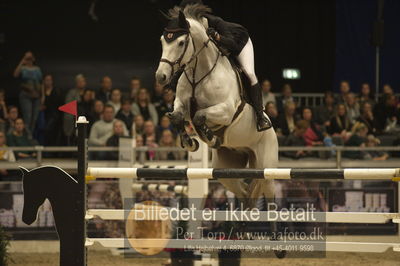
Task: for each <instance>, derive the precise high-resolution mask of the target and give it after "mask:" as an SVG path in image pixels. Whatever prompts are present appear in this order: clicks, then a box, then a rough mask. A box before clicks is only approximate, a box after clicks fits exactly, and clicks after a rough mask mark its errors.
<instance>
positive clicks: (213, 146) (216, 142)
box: [211, 137, 221, 149]
mask: <svg viewBox="0 0 400 266" xmlns="http://www.w3.org/2000/svg"><path fill="white" fill-rule="evenodd" d="M220 147H221V140H220V139H219V138H218V137H215V143H214V145H212V146H211V148H213V149H219V148H220Z"/></svg>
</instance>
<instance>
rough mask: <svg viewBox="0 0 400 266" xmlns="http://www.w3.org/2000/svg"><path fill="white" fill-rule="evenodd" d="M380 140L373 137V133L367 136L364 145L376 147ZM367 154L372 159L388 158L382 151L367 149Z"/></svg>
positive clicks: (383, 159)
mask: <svg viewBox="0 0 400 266" xmlns="http://www.w3.org/2000/svg"><path fill="white" fill-rule="evenodd" d="M380 143H381V142H380V140H379V139H377V138H375V137H374V136H373V135H368V136H367V141H366V146H367V147H376V146H378V145H379V144H380ZM368 154H369V156H370V157H371V159H372V160H374V161H385V160H387V159H388V158H389V154H388V153H387V152H384V151H368Z"/></svg>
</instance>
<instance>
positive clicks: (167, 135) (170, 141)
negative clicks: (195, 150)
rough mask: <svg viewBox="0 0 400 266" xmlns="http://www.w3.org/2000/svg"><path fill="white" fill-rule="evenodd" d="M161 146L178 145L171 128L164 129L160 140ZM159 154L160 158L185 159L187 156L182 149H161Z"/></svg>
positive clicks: (172, 146) (173, 146)
mask: <svg viewBox="0 0 400 266" xmlns="http://www.w3.org/2000/svg"><path fill="white" fill-rule="evenodd" d="M159 147H171V148H175V147H177V145H176V139H175V137H174V134H173V133H172V132H171V130H169V129H165V130H163V132H162V133H161V138H160V141H159ZM157 155H158V159H159V160H183V158H184V156H185V155H184V154H182V152H180V151H159V152H158V154H157Z"/></svg>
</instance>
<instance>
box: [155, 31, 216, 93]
mask: <svg viewBox="0 0 400 266" xmlns="http://www.w3.org/2000/svg"><path fill="white" fill-rule="evenodd" d="M189 37H190V38H191V39H192V45H193V50H194V51H193V55H192V56H191V57H190V59H189V61H188V62H187V63H186V64H183V65H181V62H182V59H183V57H184V56H185V54H186V51H187V49H188V47H189ZM209 42H213V40H211V38H208V40H207V41H205V42H204V44H203V46H202V47H201V48H200V50H199V51H197V52H196V45H195V44H194V40H193V37H192V35H191V33H190V32H188V34H187V35H186V38H185V48H184V49H183V52H182V54H181V55H180V56H179V57H178V59H177V60H175V61H170V60H168V59H166V58H161V59H160V62H164V63H167V64H169V65H170V66H171V77H172V76H173V75H174V74H175V73H177V72H184V73H185V76H186V78H187V80H188V81H189V83H190V85H191V86H192V97H194V94H195V89H196V87H197V86H198V85H199V84H200V83H201V82H202V81H203V80H204V79H205V78H206V77H207V76H208V75H210V74H211V72H212V71H213V70H214V69H215V67H216V66H217V63H218V60H219V58H220V56H221V53H220V52H218V56H217V59H216V60H215V62H214V65H213V66H212V68H211V69H210V70H209V71H208V72H207V73H206V74H205V75H204V76H203V77H202V78H201V79H199V80H198V81H196V80H195V75H196V69H197V62H198V59H197V57H198V56H199V55H200V53H201V52H202V51H203V50H204V48H207V47H208V44H209ZM193 60H196V62H195V66H194V68H193V77H192V80H191V79H190V78H189V77H188V74H187V72H186V66H188V65H189V64H190V63H191V62H192V61H193ZM176 65H178V66H179V68H178V70H177V71H176V72H174V67H175V66H176Z"/></svg>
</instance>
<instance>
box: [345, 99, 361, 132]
mask: <svg viewBox="0 0 400 266" xmlns="http://www.w3.org/2000/svg"><path fill="white" fill-rule="evenodd" d="M345 100H346V103H345V106H346V109H347V116H348V117H349V120H350V122H351V123H352V124H354V123H355V122H356V119H357V118H358V117H359V116H360V106H359V105H358V103H357V101H356V96H355V95H354V93H352V92H350V93H347V95H346V97H345Z"/></svg>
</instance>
